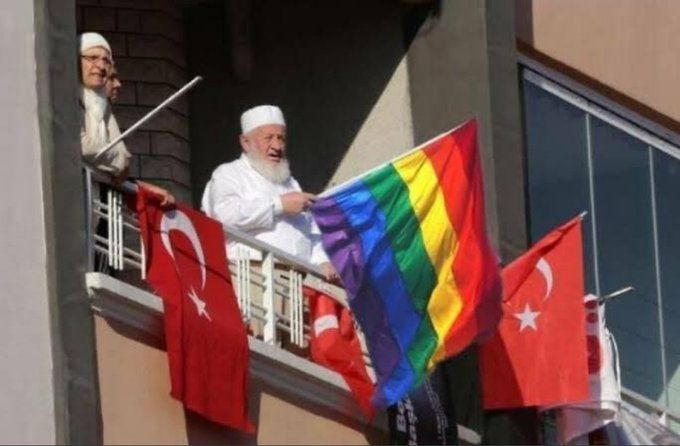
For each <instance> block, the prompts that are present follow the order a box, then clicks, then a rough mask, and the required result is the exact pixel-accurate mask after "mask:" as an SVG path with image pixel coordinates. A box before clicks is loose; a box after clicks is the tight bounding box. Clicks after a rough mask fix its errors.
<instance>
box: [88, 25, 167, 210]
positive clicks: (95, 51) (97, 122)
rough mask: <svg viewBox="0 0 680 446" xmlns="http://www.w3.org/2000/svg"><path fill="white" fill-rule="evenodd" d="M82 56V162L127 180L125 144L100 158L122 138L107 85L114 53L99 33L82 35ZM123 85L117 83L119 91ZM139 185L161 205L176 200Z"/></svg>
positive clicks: (156, 189)
mask: <svg viewBox="0 0 680 446" xmlns="http://www.w3.org/2000/svg"><path fill="white" fill-rule="evenodd" d="M78 43H79V56H80V81H81V84H82V85H81V87H82V88H81V91H80V108H81V112H82V114H81V123H80V142H81V146H82V152H83V159H84V160H85V161H87V162H88V163H89V164H91V165H92V166H94V167H95V168H97V169H98V170H101V171H103V172H106V173H109V174H111V175H112V176H113V177H114V179H115V180H117V181H123V180H125V179H127V175H128V170H129V167H130V157H131V155H130V152H128V151H127V148H126V147H125V143H124V142H122V141H121V142H119V143H118V144H116V145H115V146H113V147H112V148H111V149H109V150H107V151H106V152H104V153H103V154H102V155H101V156H99V157H97V156H96V154H97V152H98V151H99V150H100V149H101V148H102V147H104V146H105V145H106V144H108V143H109V142H110V141H112V140H114V139H115V138H117V137H118V136H120V129H119V128H118V123H117V122H116V119H115V118H114V116H113V114H112V113H111V106H110V104H109V99H108V97H107V88H106V84H107V81H108V79H109V76H110V75H111V74H112V73H113V72H114V66H113V54H112V51H111V47H110V46H109V43H108V42H107V41H106V39H105V38H104V37H103V36H102V35H101V34H98V33H83V34H81V35H80V36H79V39H78ZM120 86H121V83H120V81H119V82H118V89H120ZM136 183H137V184H138V185H140V186H143V187H144V188H146V189H148V190H150V191H151V192H153V193H155V194H157V195H158V196H159V197H160V201H161V206H166V205H172V204H173V203H174V202H175V198H174V197H173V196H172V194H170V193H169V192H168V191H167V190H165V189H163V188H161V187H158V186H154V185H153V184H149V183H146V182H143V181H139V180H137V181H136Z"/></svg>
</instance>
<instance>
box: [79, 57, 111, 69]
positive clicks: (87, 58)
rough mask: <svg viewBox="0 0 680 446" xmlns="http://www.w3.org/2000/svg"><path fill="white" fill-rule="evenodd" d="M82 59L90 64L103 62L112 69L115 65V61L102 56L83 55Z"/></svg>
mask: <svg viewBox="0 0 680 446" xmlns="http://www.w3.org/2000/svg"><path fill="white" fill-rule="evenodd" d="M80 57H82V58H83V59H85V60H86V61H88V62H90V63H97V62H100V61H101V62H103V63H104V65H105V66H107V67H110V66H111V65H113V61H112V60H111V59H109V58H108V57H106V56H104V57H101V56H85V55H81V56H80Z"/></svg>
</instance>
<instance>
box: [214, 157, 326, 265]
mask: <svg viewBox="0 0 680 446" xmlns="http://www.w3.org/2000/svg"><path fill="white" fill-rule="evenodd" d="M299 191H301V189H300V185H299V184H298V182H297V181H295V179H294V178H293V177H290V178H289V179H288V180H287V181H286V182H284V183H282V184H277V183H273V182H271V181H269V180H268V179H266V178H265V177H263V176H262V175H261V174H260V173H259V172H257V171H256V170H255V169H253V167H252V166H251V164H250V162H249V161H248V158H247V157H246V156H245V155H241V157H240V158H239V159H237V160H235V161H232V162H230V163H225V164H222V165H220V166H219V167H217V169H215V171H214V172H213V174H212V177H211V178H210V181H208V184H207V185H206V186H205V191H204V192H203V198H202V200H201V210H202V211H203V212H205V214H206V215H208V216H209V217H211V218H214V219H215V220H218V221H219V222H221V223H222V224H224V225H230V226H234V227H236V228H238V229H241V230H243V231H246V232H248V233H249V234H251V235H253V236H254V237H256V238H258V239H260V240H262V241H263V242H265V243H268V244H270V245H273V246H275V247H277V248H279V249H281V250H283V251H286V252H287V253H289V254H292V255H294V256H296V257H299V258H300V259H302V260H305V261H307V262H310V263H312V264H316V265H318V264H321V263H324V262H327V261H328V258H327V257H326V253H325V252H324V251H323V247H322V246H321V235H320V232H319V229H318V227H317V226H316V224H315V223H314V220H313V219H312V217H311V215H309V213H301V214H297V215H286V214H284V213H283V206H282V204H281V198H280V196H281V195H282V194H285V193H287V192H299ZM240 249H247V248H245V247H243V246H242V245H240V244H238V243H235V242H231V241H228V242H227V254H228V255H229V257H230V258H235V257H236V256H238V255H239V254H238V253H239V251H240ZM249 251H250V258H251V259H253V260H261V255H260V253H259V252H257V251H254V250H249Z"/></svg>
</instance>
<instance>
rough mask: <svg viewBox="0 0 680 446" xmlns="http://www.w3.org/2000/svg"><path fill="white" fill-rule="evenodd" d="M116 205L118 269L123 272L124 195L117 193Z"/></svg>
mask: <svg viewBox="0 0 680 446" xmlns="http://www.w3.org/2000/svg"><path fill="white" fill-rule="evenodd" d="M116 204H117V206H118V211H117V212H118V215H117V216H116V217H117V218H116V223H117V224H118V269H119V270H121V271H122V270H123V268H124V262H123V260H124V258H125V253H124V252H123V244H124V243H125V241H124V238H123V237H124V234H123V218H124V216H123V194H121V193H120V192H118V191H116Z"/></svg>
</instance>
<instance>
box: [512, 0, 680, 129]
mask: <svg viewBox="0 0 680 446" xmlns="http://www.w3.org/2000/svg"><path fill="white" fill-rule="evenodd" d="M516 7H517V13H516V18H517V19H516V20H517V37H518V38H519V40H520V41H521V42H523V43H526V44H527V45H529V46H531V47H533V48H535V49H536V50H538V51H540V52H541V53H543V54H545V55H547V56H549V57H551V58H553V59H556V60H557V61H559V62H561V63H563V64H565V65H567V66H569V67H571V68H573V69H575V70H578V71H580V72H581V73H583V74H585V75H586V76H588V77H590V78H593V79H595V80H597V81H599V82H601V83H603V84H605V85H606V86H608V87H610V88H612V89H614V90H616V91H617V92H619V93H621V94H623V95H626V96H628V97H630V98H632V99H633V100H635V101H638V102H640V103H641V104H643V105H644V106H646V107H649V108H651V109H653V110H656V111H657V112H659V113H661V114H663V115H665V116H667V117H669V118H671V119H672V120H674V121H675V122H676V123H677V122H680V89H678V88H677V84H678V79H679V78H680V58H678V54H679V53H680V39H678V38H677V30H678V29H679V28H680V2H677V1H676V0H647V1H639V0H599V1H591V0H570V1H566V2H564V1H554V0H517V2H516Z"/></svg>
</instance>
